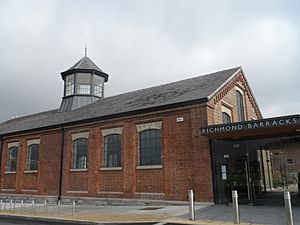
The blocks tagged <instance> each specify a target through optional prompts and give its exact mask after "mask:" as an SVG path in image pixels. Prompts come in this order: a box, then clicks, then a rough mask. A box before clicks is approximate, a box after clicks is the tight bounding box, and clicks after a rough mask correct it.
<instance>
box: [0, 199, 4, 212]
mask: <svg viewBox="0 0 300 225" xmlns="http://www.w3.org/2000/svg"><path fill="white" fill-rule="evenodd" d="M0 204H1V208H0V210H3V200H1V201H0Z"/></svg>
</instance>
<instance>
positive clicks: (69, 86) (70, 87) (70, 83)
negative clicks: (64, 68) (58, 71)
mask: <svg viewBox="0 0 300 225" xmlns="http://www.w3.org/2000/svg"><path fill="white" fill-rule="evenodd" d="M73 94H74V75H73V74H72V75H69V76H67V77H66V96H68V95H73Z"/></svg>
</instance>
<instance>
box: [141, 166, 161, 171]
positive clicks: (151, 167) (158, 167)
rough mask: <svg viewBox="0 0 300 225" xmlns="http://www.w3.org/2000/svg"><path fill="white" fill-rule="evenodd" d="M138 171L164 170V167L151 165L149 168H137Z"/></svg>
mask: <svg viewBox="0 0 300 225" xmlns="http://www.w3.org/2000/svg"><path fill="white" fill-rule="evenodd" d="M136 168H137V169H138V170H152V169H162V168H163V166H162V165H149V166H137V167H136Z"/></svg>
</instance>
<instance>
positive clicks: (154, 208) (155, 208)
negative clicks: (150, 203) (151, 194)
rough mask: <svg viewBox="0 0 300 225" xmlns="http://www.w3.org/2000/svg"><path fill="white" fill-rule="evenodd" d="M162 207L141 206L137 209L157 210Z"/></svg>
mask: <svg viewBox="0 0 300 225" xmlns="http://www.w3.org/2000/svg"><path fill="white" fill-rule="evenodd" d="M162 208H163V207H146V208H142V209H139V210H158V209H162Z"/></svg>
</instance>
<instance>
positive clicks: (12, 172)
mask: <svg viewBox="0 0 300 225" xmlns="http://www.w3.org/2000/svg"><path fill="white" fill-rule="evenodd" d="M16 173H17V171H5V172H4V174H16Z"/></svg>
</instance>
